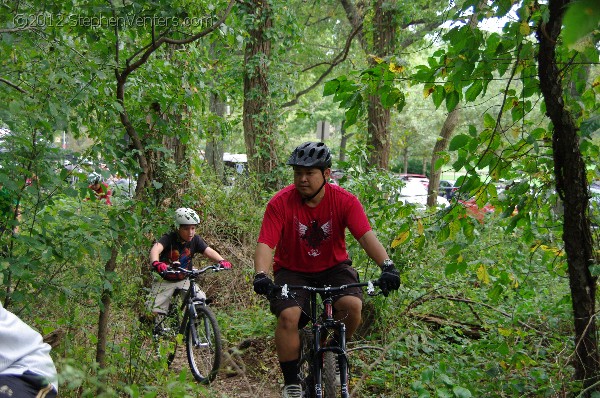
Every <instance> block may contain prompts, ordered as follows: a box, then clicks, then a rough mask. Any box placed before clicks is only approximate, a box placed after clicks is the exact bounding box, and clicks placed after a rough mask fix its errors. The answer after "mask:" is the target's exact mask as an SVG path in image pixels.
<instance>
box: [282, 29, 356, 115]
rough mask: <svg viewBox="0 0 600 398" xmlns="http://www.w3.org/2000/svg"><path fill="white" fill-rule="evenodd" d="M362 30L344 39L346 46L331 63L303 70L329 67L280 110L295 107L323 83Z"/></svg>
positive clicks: (343, 58)
mask: <svg viewBox="0 0 600 398" xmlns="http://www.w3.org/2000/svg"><path fill="white" fill-rule="evenodd" d="M361 30H362V25H361V26H359V27H357V28H356V29H354V31H352V33H351V34H350V36H348V38H347V39H346V45H345V46H344V49H343V50H342V52H341V53H339V54H338V55H337V56H336V57H335V58H334V59H333V60H332V61H331V62H320V63H318V64H315V65H312V66H309V67H307V68H305V69H303V70H302V71H303V72H306V71H308V70H310V69H312V68H316V67H317V66H319V65H329V68H327V70H326V71H325V72H323V74H321V76H319V78H318V79H317V80H316V81H315V82H314V83H313V84H311V85H310V86H308V87H307V88H305V89H304V90H300V91H298V92H297V93H296V96H295V97H294V99H293V100H291V101H288V102H286V103H284V104H282V105H281V107H282V108H287V107H290V106H293V105H296V104H297V103H298V99H299V98H300V97H301V96H303V95H304V94H306V93H308V92H310V91H312V90H313V89H314V88H315V87H317V86H318V85H319V84H321V82H322V81H323V79H325V78H326V77H327V76H328V75H329V74H330V73H331V71H333V68H335V67H336V66H337V65H339V64H340V63H342V62H344V61H345V60H346V57H347V56H348V52H349V51H350V45H351V44H352V39H353V38H354V36H356V34H357V33H358V32H359V31H361Z"/></svg>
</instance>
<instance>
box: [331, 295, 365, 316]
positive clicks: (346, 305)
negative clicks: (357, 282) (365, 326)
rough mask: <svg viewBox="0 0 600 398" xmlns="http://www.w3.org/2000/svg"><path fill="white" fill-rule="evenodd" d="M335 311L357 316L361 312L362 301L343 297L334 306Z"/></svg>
mask: <svg viewBox="0 0 600 398" xmlns="http://www.w3.org/2000/svg"><path fill="white" fill-rule="evenodd" d="M334 307H335V309H336V310H337V311H344V312H347V313H349V314H355V315H356V314H358V315H359V316H360V313H361V311H362V300H361V299H359V298H358V297H354V296H345V297H342V298H340V299H339V300H338V301H337V302H336V303H335V305H334Z"/></svg>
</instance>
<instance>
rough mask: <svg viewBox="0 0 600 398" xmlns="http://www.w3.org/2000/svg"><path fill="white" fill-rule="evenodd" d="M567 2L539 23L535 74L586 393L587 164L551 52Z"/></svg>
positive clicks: (591, 305) (592, 294)
mask: <svg viewBox="0 0 600 398" xmlns="http://www.w3.org/2000/svg"><path fill="white" fill-rule="evenodd" d="M568 3H569V1H568V0H550V2H549V10H550V17H549V19H548V22H547V23H545V24H544V23H543V22H542V24H541V25H540V26H539V27H538V30H537V37H538V40H539V42H540V49H539V52H538V67H539V71H538V74H539V78H540V88H541V90H542V93H543V95H544V100H545V103H546V113H547V115H548V116H549V117H550V119H551V120H552V124H553V128H554V130H553V133H552V148H553V152H554V155H553V156H554V175H555V178H556V190H557V192H558V194H559V195H560V197H561V199H562V200H563V203H564V225H563V241H564V244H565V252H566V254H567V263H568V271H569V286H570V288H571V298H572V302H573V318H574V326H575V354H574V355H572V358H573V362H574V364H573V365H574V367H575V379H576V380H580V381H582V382H583V388H584V391H585V392H583V394H584V395H581V396H586V397H587V396H590V394H591V392H592V391H598V390H599V387H597V386H596V387H593V386H594V385H595V383H597V382H598V381H599V380H600V378H599V376H600V375H599V370H600V357H599V355H598V341H597V332H598V330H597V325H596V308H595V298H596V281H597V278H596V277H594V276H593V275H592V274H591V273H590V266H591V265H592V263H593V255H594V254H593V250H592V235H591V230H590V220H589V217H588V214H587V209H588V205H589V203H588V201H589V199H588V186H587V180H586V171H585V164H584V161H583V158H582V156H581V151H580V148H579V137H578V135H577V126H576V125H575V121H574V119H573V116H572V115H571V114H570V113H569V111H568V109H566V107H565V103H564V99H563V94H564V90H563V87H562V81H561V76H562V73H564V71H562V70H561V69H559V67H558V66H557V60H556V51H555V50H556V49H555V47H556V42H557V39H558V36H559V34H560V31H561V23H562V17H563V13H564V11H565V8H566V6H567V4H568ZM562 67H564V66H562V64H561V68H562ZM588 388H589V389H588Z"/></svg>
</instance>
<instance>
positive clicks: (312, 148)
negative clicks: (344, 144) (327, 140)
mask: <svg viewBox="0 0 600 398" xmlns="http://www.w3.org/2000/svg"><path fill="white" fill-rule="evenodd" d="M287 164H288V165H289V166H302V167H317V168H319V169H321V170H324V169H328V168H330V167H331V151H329V148H327V145H325V144H324V143H322V142H305V143H304V144H301V145H299V146H297V147H296V149H294V152H292V155H291V156H290V159H289V160H288V161H287Z"/></svg>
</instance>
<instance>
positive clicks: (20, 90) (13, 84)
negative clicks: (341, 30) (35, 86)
mask: <svg viewBox="0 0 600 398" xmlns="http://www.w3.org/2000/svg"><path fill="white" fill-rule="evenodd" d="M0 82H1V83H4V84H6V85H7V86H10V87H12V88H14V89H15V90H17V91H19V92H21V93H23V94H27V91H25V90H24V89H22V88H21V87H19V86H18V85H16V84H15V83H13V82H11V81H9V80H6V79H4V78H2V77H0Z"/></svg>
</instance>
